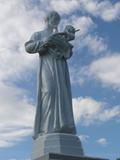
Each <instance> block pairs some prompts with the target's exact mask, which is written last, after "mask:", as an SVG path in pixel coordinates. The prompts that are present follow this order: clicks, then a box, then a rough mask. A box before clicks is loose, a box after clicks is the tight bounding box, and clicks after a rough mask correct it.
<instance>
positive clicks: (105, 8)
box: [49, 0, 120, 22]
mask: <svg viewBox="0 0 120 160" xmlns="http://www.w3.org/2000/svg"><path fill="white" fill-rule="evenodd" d="M49 6H50V8H52V9H54V10H57V11H58V12H60V13H62V14H63V13H64V14H70V13H71V12H73V11H81V12H83V13H85V12H87V13H89V14H91V15H92V16H95V17H100V18H101V19H102V20H104V21H107V22H109V21H113V20H117V19H119V18H120V2H116V3H115V4H113V3H112V2H110V1H108V0H103V1H99V0H79V1H78V0H70V1H69V0H51V1H50V4H49Z"/></svg>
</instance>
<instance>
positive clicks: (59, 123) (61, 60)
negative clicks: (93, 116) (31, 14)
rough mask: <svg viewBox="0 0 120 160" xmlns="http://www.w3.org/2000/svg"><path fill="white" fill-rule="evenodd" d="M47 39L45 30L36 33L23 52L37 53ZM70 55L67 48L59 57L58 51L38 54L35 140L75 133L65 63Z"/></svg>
mask: <svg viewBox="0 0 120 160" xmlns="http://www.w3.org/2000/svg"><path fill="white" fill-rule="evenodd" d="M49 36H50V35H49V33H48V32H47V31H46V30H43V31H41V32H35V33H34V34H33V35H32V37H31V39H30V40H29V41H28V42H26V43H25V49H26V51H27V52H28V53H39V52H40V50H41V46H42V45H43V44H44V41H45V40H46V39H47V38H48V37H49ZM71 55H72V49H71V48H68V52H67V53H60V51H57V49H56V50H53V49H48V51H47V53H45V51H44V50H43V54H42V55H40V54H39V59H40V64H39V76H38V82H39V85H38V97H37V109H36V116H35V125H34V138H36V137H37V136H38V135H42V134H48V133H69V134H75V133H76V129H75V124H74V118H73V110H72V96H71V86H70V79H69V72H68V65H67V62H66V59H67V58H70V57H71Z"/></svg>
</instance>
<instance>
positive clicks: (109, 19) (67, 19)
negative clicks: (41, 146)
mask: <svg viewBox="0 0 120 160" xmlns="http://www.w3.org/2000/svg"><path fill="white" fill-rule="evenodd" d="M0 10H1V14H0V22H1V23H0V24H1V29H0V60H1V64H0V160H29V159H30V156H31V150H32V131H33V121H34V114H35V104H36V86H37V80H36V77H37V70H38V60H39V59H38V55H37V54H35V55H29V54H27V53H26V52H25V50H24V43H25V41H27V40H28V39H29V38H30V36H31V34H32V33H33V32H35V31H40V30H42V29H43V28H44V20H43V19H44V17H45V14H46V12H48V11H50V10H57V11H58V12H59V14H60V15H61V17H62V20H61V23H60V26H59V30H61V31H62V30H63V29H64V27H65V25H66V24H72V25H74V26H75V27H76V28H80V32H78V33H77V34H76V39H75V41H74V42H73V44H74V54H73V57H72V58H71V59H70V60H68V65H69V70H70V78H71V87H72V95H73V110H74V117H75V122H76V127H77V135H78V136H79V137H80V139H81V141H82V144H83V147H84V151H85V154H86V155H90V156H97V157H105V158H109V159H111V160H114V159H116V158H117V157H120V140H119V139H120V138H119V134H120V98H119V95H120V69H119V68H120V45H119V42H120V30H119V28H120V1H119V0H109V1H108V0H101V1H100V0H51V1H49V0H17V1H16V0H11V1H7V0H0Z"/></svg>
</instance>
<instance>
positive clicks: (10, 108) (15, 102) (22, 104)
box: [0, 83, 35, 148]
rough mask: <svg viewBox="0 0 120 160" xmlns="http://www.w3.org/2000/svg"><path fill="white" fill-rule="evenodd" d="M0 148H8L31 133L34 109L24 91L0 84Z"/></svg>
mask: <svg viewBox="0 0 120 160" xmlns="http://www.w3.org/2000/svg"><path fill="white" fill-rule="evenodd" d="M0 88H1V89H0V106H1V107H0V147H2V148H3V147H10V146H13V145H15V144H16V143H17V142H18V141H20V140H22V139H23V138H24V137H25V136H28V135H30V134H31V133H32V128H33V119H34V113H35V107H34V106H33V105H32V104H31V103H30V102H29V101H28V100H27V98H25V95H26V91H25V90H22V89H20V88H17V87H14V86H8V85H5V84H4V83H3V84H2V83H0Z"/></svg>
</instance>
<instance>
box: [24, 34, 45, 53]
mask: <svg viewBox="0 0 120 160" xmlns="http://www.w3.org/2000/svg"><path fill="white" fill-rule="evenodd" d="M42 45H43V42H42V41H41V40H40V38H39V37H38V33H37V32H36V33H34V34H33V35H32V37H31V38H30V40H29V41H27V42H26V43H25V50H26V52H28V53H31V54H33V53H38V52H39V48H40V46H42Z"/></svg>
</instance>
